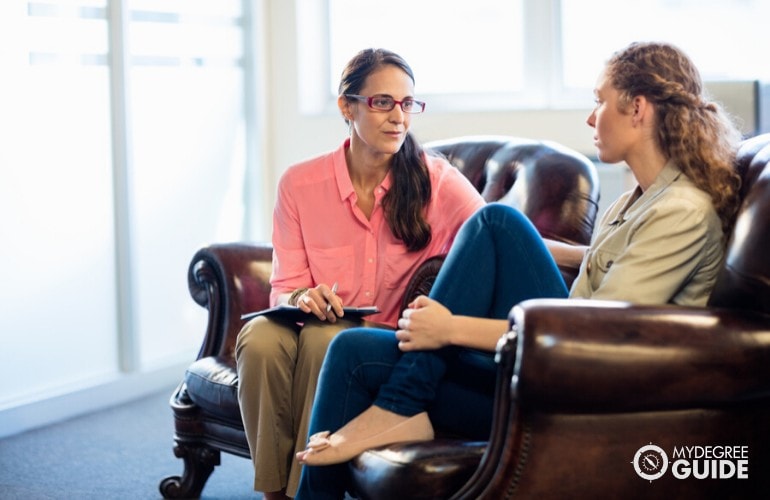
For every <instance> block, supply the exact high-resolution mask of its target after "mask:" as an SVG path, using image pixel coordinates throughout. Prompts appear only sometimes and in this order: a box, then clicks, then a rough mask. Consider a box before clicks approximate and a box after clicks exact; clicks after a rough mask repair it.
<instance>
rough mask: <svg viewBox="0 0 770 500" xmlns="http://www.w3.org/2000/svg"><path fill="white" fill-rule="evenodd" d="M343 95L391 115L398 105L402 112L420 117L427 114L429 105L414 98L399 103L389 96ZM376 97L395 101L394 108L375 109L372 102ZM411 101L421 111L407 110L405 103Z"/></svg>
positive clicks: (375, 109)
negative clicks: (426, 110)
mask: <svg viewBox="0 0 770 500" xmlns="http://www.w3.org/2000/svg"><path fill="white" fill-rule="evenodd" d="M343 95H344V96H345V97H348V98H350V99H355V100H357V101H361V102H365V103H366V105H367V106H369V109H373V110H374V111H382V112H383V113H389V112H391V111H393V110H394V109H396V105H398V107H399V108H401V111H403V112H404V113H409V114H410V115H419V114H420V113H424V112H425V106H426V105H427V103H426V102H425V101H420V100H417V99H415V98H413V97H407V98H406V99H404V100H401V101H399V100H396V99H394V98H393V96H389V95H387V94H375V95H373V96H365V95H358V94H343ZM376 97H389V98H390V99H393V107H392V108H390V109H380V108H375V107H374V106H372V100H374V99H375V98H376ZM410 101H411V102H412V104H417V105H419V106H420V111H416V112H415V111H407V110H405V109H404V103H405V102H410Z"/></svg>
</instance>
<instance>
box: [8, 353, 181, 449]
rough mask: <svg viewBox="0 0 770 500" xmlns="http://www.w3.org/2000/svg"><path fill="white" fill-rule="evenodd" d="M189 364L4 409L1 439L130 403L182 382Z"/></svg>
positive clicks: (127, 376) (119, 377)
mask: <svg viewBox="0 0 770 500" xmlns="http://www.w3.org/2000/svg"><path fill="white" fill-rule="evenodd" d="M188 365H189V361H188V362H186V363H181V364H179V365H174V366H169V367H166V368H162V369H158V370H155V371H151V372H146V373H132V374H127V375H120V376H116V377H115V378H113V379H111V380H105V381H103V382H102V383H97V384H95V385H92V386H89V387H85V388H79V389H76V390H72V391H70V392H65V393H62V394H56V395H50V396H48V397H43V398H40V399H38V400H35V401H29V402H25V403H22V404H19V405H16V406H11V407H8V408H3V409H0V438H4V437H8V436H12V435H14V434H20V433H22V432H26V431H30V430H32V429H36V428H38V427H44V426H47V425H51V424H53V423H56V422H60V421H62V420H67V419H70V418H74V417H78V416H80V415H85V414H87V413H91V412H94V411H99V410H103V409H105V408H109V407H112V406H116V405H119V404H123V403H128V402H130V401H133V400H135V399H139V398H142V397H144V396H148V395H150V394H153V393H156V392H158V391H161V390H164V389H168V390H169V397H171V390H172V389H173V387H175V386H176V385H177V384H179V382H180V381H181V380H182V376H183V375H184V371H185V369H187V366H188Z"/></svg>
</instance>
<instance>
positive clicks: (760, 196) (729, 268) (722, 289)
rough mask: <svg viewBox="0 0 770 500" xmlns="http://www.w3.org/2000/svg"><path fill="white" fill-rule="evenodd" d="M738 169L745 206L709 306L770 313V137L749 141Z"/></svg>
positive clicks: (742, 152)
mask: <svg viewBox="0 0 770 500" xmlns="http://www.w3.org/2000/svg"><path fill="white" fill-rule="evenodd" d="M736 168H737V170H738V172H739V173H740V174H741V177H742V178H743V185H742V187H741V196H742V198H743V204H742V206H741V209H740V212H739V213H738V218H737V220H736V223H735V227H734V229H733V233H732V235H731V237H730V240H729V242H728V246H727V252H726V259H725V264H724V267H723V268H722V271H721V273H720V275H719V278H718V280H717V283H716V286H715V287H714V291H713V293H712V294H711V299H710V301H709V305H710V306H713V307H727V308H738V309H747V310H753V311H760V312H764V313H770V258H769V257H768V254H767V252H768V250H769V249H770V134H763V135H759V136H756V137H753V138H751V139H747V140H745V141H744V142H743V143H742V144H741V146H740V148H739V150H738V155H737V161H736Z"/></svg>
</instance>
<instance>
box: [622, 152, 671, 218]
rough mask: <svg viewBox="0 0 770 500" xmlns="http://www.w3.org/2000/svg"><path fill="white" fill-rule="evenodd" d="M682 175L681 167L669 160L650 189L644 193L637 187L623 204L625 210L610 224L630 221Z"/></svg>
mask: <svg viewBox="0 0 770 500" xmlns="http://www.w3.org/2000/svg"><path fill="white" fill-rule="evenodd" d="M680 175H682V171H681V170H680V169H679V167H678V166H677V165H676V164H675V163H674V162H673V160H668V162H666V164H665V165H664V166H663V169H662V170H661V171H660V172H659V173H658V175H657V177H655V180H654V181H652V184H651V185H650V187H648V188H647V189H646V190H645V191H642V188H641V187H640V186H639V185H637V186H636V188H635V189H634V192H633V193H632V194H631V196H629V197H628V199H627V200H626V201H625V203H624V204H623V208H622V209H621V210H620V211H619V212H618V215H617V217H615V219H614V220H613V221H612V222H610V224H622V223H623V222H625V221H626V220H628V219H630V218H631V217H632V216H633V215H634V213H635V212H636V211H637V210H639V209H640V208H642V207H644V205H646V204H647V202H649V201H650V200H652V199H654V198H656V197H657V196H658V195H659V194H660V193H662V192H663V191H665V190H666V189H667V188H668V187H669V186H670V185H671V184H672V183H674V182H675V181H676V180H677V179H678V178H679V176H680Z"/></svg>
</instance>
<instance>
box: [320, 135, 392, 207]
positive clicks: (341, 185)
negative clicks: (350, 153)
mask: <svg viewBox="0 0 770 500" xmlns="http://www.w3.org/2000/svg"><path fill="white" fill-rule="evenodd" d="M349 147H350V138H349V137H348V138H346V139H345V142H343V143H342V146H340V147H339V148H337V151H335V152H334V155H333V163H334V176H335V178H336V179H337V189H339V192H340V201H344V200H346V199H348V198H350V197H352V196H355V194H356V191H355V189H353V182H352V181H351V180H350V173H349V172H348V162H347V160H346V159H345V151H347V149H348V148H349ZM392 183H393V179H392V178H391V172H390V171H389V172H388V174H387V175H386V176H385V178H384V179H383V180H382V182H381V183H380V187H381V188H382V189H383V193H387V192H388V190H389V189H390V186H391V185H392Z"/></svg>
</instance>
